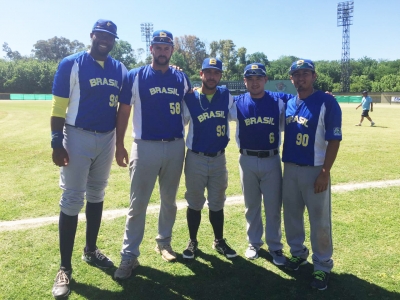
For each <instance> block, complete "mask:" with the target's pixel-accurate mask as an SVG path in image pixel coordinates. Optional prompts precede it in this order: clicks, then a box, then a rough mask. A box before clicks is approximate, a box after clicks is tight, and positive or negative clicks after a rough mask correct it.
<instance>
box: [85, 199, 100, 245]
mask: <svg viewBox="0 0 400 300" xmlns="http://www.w3.org/2000/svg"><path fill="white" fill-rule="evenodd" d="M102 214H103V202H99V203H90V202H86V247H85V251H90V252H93V251H94V250H96V242H97V236H98V234H99V230H100V224H101V216H102Z"/></svg>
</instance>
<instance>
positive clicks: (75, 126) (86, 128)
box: [65, 124, 114, 133]
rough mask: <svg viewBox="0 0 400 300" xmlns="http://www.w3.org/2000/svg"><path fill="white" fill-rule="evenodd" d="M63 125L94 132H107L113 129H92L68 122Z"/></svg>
mask: <svg viewBox="0 0 400 300" xmlns="http://www.w3.org/2000/svg"><path fill="white" fill-rule="evenodd" d="M65 125H67V126H70V127H74V128H76V129H80V130H85V131H90V132H94V133H109V132H111V131H113V130H114V129H113V130H93V129H89V128H82V127H78V126H74V125H70V124H65Z"/></svg>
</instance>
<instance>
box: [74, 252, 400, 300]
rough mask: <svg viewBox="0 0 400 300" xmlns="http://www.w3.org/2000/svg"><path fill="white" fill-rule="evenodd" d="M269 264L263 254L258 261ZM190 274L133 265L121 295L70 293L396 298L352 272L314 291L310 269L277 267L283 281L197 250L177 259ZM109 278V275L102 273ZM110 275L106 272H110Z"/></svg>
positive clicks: (108, 298) (82, 288) (239, 260)
mask: <svg viewBox="0 0 400 300" xmlns="http://www.w3.org/2000/svg"><path fill="white" fill-rule="evenodd" d="M259 259H266V260H268V261H269V263H271V260H272V259H271V257H270V255H269V254H268V252H267V251H265V250H261V251H260V258H259ZM177 263H178V264H184V265H185V267H187V268H188V269H190V271H191V272H192V273H193V275H189V276H180V275H173V274H171V273H166V272H162V271H159V270H156V269H153V268H150V267H147V266H139V267H138V268H137V269H136V270H134V272H133V274H132V276H131V278H129V279H127V280H123V281H120V282H119V284H120V285H121V287H122V289H123V290H122V291H120V292H113V291H108V290H102V289H101V288H98V287H95V286H91V285H87V284H84V283H79V282H72V283H71V289H72V291H73V293H76V294H78V295H80V296H82V297H84V298H86V299H99V300H101V299H105V300H112V299H163V300H164V299H165V300H169V299H171V300H175V299H299V300H301V299H304V300H306V299H307V300H308V299H318V300H320V299H321V298H323V299H332V300H333V299H335V300H338V299H380V300H383V299H387V300H389V299H400V298H399V297H400V294H399V293H396V292H390V291H387V290H385V289H383V288H381V287H379V286H377V285H374V284H371V283H369V282H366V281H364V280H361V279H359V278H357V277H356V276H354V275H352V274H335V273H332V275H331V278H330V282H329V286H328V289H327V290H325V291H316V290H313V289H311V288H310V287H309V284H310V281H311V273H312V272H313V266H312V265H311V264H308V265H305V266H302V267H301V268H300V269H299V270H298V271H296V272H289V271H286V270H285V269H283V268H280V269H281V270H282V271H283V272H285V273H286V274H287V275H288V277H289V278H283V277H281V276H279V275H277V274H275V273H274V272H272V271H270V270H268V269H267V268H270V267H271V269H273V268H277V267H276V266H275V265H273V264H272V263H271V265H270V264H269V263H267V268H265V267H260V266H258V265H256V264H254V263H253V262H252V261H249V260H247V259H245V258H243V257H240V256H238V257H236V258H233V259H232V260H227V259H225V258H224V257H222V256H221V257H216V256H214V255H209V254H206V253H204V252H201V251H200V250H199V253H198V256H197V257H196V259H195V260H193V261H187V260H183V259H182V258H180V259H178V262H177ZM107 273H108V274H110V273H111V272H107ZM110 276H112V274H110Z"/></svg>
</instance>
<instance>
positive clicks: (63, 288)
mask: <svg viewBox="0 0 400 300" xmlns="http://www.w3.org/2000/svg"><path fill="white" fill-rule="evenodd" d="M71 279H72V269H71V270H68V271H66V270H65V268H63V267H61V268H60V270H59V271H58V273H57V276H56V279H54V285H53V289H52V293H53V297H54V298H56V299H59V298H64V297H67V296H68V295H69V293H70V292H71V290H70V289H69V282H70V281H71Z"/></svg>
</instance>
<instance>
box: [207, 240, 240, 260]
mask: <svg viewBox="0 0 400 300" xmlns="http://www.w3.org/2000/svg"><path fill="white" fill-rule="evenodd" d="M212 247H213V249H215V250H217V251H218V252H219V253H221V254H223V255H225V256H226V257H227V258H232V257H236V256H237V253H236V251H235V250H233V249H232V248H231V247H229V245H228V244H227V243H226V239H220V240H214V243H213V246H212Z"/></svg>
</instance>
